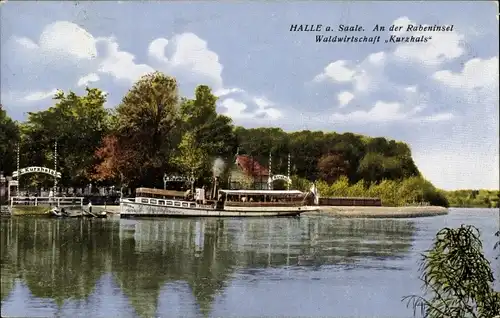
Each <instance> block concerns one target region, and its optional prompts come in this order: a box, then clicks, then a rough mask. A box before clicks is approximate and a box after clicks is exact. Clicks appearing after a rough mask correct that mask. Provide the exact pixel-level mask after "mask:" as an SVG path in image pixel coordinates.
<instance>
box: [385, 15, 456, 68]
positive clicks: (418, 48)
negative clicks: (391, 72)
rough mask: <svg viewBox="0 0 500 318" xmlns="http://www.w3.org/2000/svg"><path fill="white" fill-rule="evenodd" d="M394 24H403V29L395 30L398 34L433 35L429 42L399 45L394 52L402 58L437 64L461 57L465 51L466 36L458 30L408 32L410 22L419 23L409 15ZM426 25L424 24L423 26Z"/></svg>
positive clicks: (409, 60)
mask: <svg viewBox="0 0 500 318" xmlns="http://www.w3.org/2000/svg"><path fill="white" fill-rule="evenodd" d="M393 24H395V25H400V26H403V30H401V31H399V32H393V33H395V35H396V36H405V37H406V36H414V37H420V36H424V37H429V36H430V37H432V38H431V39H430V40H429V41H428V42H418V43H401V44H399V45H397V47H396V49H395V50H394V53H393V54H394V56H395V57H396V58H398V59H400V60H404V61H407V62H409V63H414V62H418V63H420V64H423V65H431V66H435V65H439V64H441V63H443V62H446V61H449V60H452V59H455V58H457V57H460V56H462V55H463V54H464V52H465V50H464V48H463V45H462V41H463V39H464V36H463V35H462V34H460V33H458V32H457V31H456V30H454V31H451V32H406V27H407V25H408V24H417V23H416V22H414V21H411V20H410V19H409V18H408V17H400V18H398V19H396V20H395V21H394V22H393ZM437 24H438V23H437ZM426 25H427V24H423V26H426Z"/></svg>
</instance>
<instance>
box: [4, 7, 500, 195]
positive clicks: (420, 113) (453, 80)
mask: <svg viewBox="0 0 500 318" xmlns="http://www.w3.org/2000/svg"><path fill="white" fill-rule="evenodd" d="M0 10H1V11H0V15H1V16H0V18H1V19H0V23H1V25H0V32H1V33H0V46H1V60H0V62H1V82H0V84H1V91H0V92H1V102H2V104H3V106H4V108H6V109H7V112H8V114H9V115H10V116H11V117H12V118H14V119H16V120H24V119H25V118H26V115H27V112H30V111H37V110H43V109H46V108H47V107H49V106H51V105H53V100H52V99H51V98H52V96H53V95H54V93H55V92H56V91H57V90H58V89H61V90H64V91H69V90H72V91H74V92H76V93H83V92H84V89H85V87H86V86H89V87H98V88H100V89H102V90H104V91H105V92H106V93H107V94H108V101H107V104H106V106H107V107H115V106H116V105H118V104H119V103H120V101H121V98H122V97H123V96H124V94H125V93H126V92H127V90H129V89H130V88H131V86H132V85H133V83H134V82H135V81H137V79H139V78H140V76H142V75H144V74H146V73H149V72H152V71H155V70H158V71H161V72H164V73H165V74H167V75H171V76H175V77H176V78H177V80H178V83H179V87H180V93H181V95H182V96H186V97H192V96H193V95H194V89H195V87H196V86H197V85H200V84H205V85H209V86H210V87H211V88H212V89H213V91H214V92H215V94H216V95H217V96H218V97H219V100H218V106H217V107H218V111H219V112H221V113H225V114H227V115H229V116H230V117H232V118H233V120H234V122H235V124H237V125H242V126H245V127H249V128H251V127H262V126H273V127H281V128H283V129H284V130H286V131H296V130H302V129H309V130H323V131H336V132H339V133H342V132H354V133H360V134H366V135H370V136H373V137H377V136H383V137H387V138H390V139H396V140H401V141H404V142H407V143H408V144H409V145H410V147H411V149H412V154H413V158H414V160H415V162H416V164H417V166H418V168H419V169H420V171H421V172H422V173H423V175H424V176H425V177H426V178H427V179H429V180H430V181H431V182H432V183H433V184H434V185H435V186H437V187H439V188H443V189H463V188H485V189H498V188H499V165H500V163H499V87H498V81H499V75H498V71H499V69H498V51H499V47H498V42H499V39H498V37H499V36H498V6H496V4H495V3H494V2H493V1H469V2H456V1H453V2H451V1H450V2H446V1H441V2H431V1H419V2H407V1H404V2H382V1H377V2H367V1H359V2H350V3H348V2H342V1H338V2H336V1H332V2H326V1H325V2H323V1H307V2H298V1H297V2H292V1H290V2H279V1H276V2H263V1H253V2H244V1H240V2H235V3H230V2H222V1H221V2H217V3H214V2H211V3H209V2H203V1H196V2H184V1H178V2H172V3H168V2H166V1H165V2H138V1H137V2H135V1H118V2H111V1H103V2H97V1H96V2H83V1H82V2H71V1H64V2H63V1H59V2H48V1H47V2H35V1H26V2H22V1H6V2H3V3H2V4H1V6H0ZM318 24H321V25H322V29H321V30H320V31H311V32H305V31H290V28H291V25H318ZM340 25H345V26H352V27H355V26H356V25H359V26H360V27H361V28H363V31H352V32H349V31H339V26H340ZM376 25H378V26H379V31H373V29H374V28H375V26H376ZM391 25H395V26H401V27H402V30H399V31H396V30H391V29H390V26H391ZM408 25H414V26H418V25H443V26H451V25H453V29H452V30H451V31H447V32H446V31H443V32H432V31H418V30H417V31H407V26H408ZM327 26H328V27H330V28H331V30H328V31H327V29H326V27H327ZM381 26H384V27H385V30H380V27H381ZM317 35H324V36H332V37H334V36H337V37H343V36H349V37H350V36H358V37H359V36H368V37H376V36H380V41H379V42H375V43H360V42H356V43H345V42H343V43H338V42H316V36H317ZM391 36H394V37H400V38H403V40H404V38H406V37H409V36H414V37H418V38H421V36H423V37H426V38H427V37H431V39H429V40H428V41H427V42H419V43H410V42H404V41H403V42H390V41H389V42H386V41H385V40H390V39H391ZM393 39H395V38H393Z"/></svg>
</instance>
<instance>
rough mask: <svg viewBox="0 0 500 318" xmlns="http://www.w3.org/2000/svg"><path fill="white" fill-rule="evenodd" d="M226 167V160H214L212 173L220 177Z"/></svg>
mask: <svg viewBox="0 0 500 318" xmlns="http://www.w3.org/2000/svg"><path fill="white" fill-rule="evenodd" d="M225 166H226V163H225V162H224V160H222V159H221V158H216V159H215V160H214V163H213V165H212V171H213V173H214V176H215V177H220V175H221V174H222V172H223V171H224V167H225Z"/></svg>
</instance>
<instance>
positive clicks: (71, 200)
mask: <svg viewBox="0 0 500 318" xmlns="http://www.w3.org/2000/svg"><path fill="white" fill-rule="evenodd" d="M83 199H84V198H83V197H21V196H18V197H11V198H10V205H11V207H12V206H16V205H28V206H30V205H31V206H83Z"/></svg>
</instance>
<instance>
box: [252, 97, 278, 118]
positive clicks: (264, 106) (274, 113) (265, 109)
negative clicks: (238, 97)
mask: <svg viewBox="0 0 500 318" xmlns="http://www.w3.org/2000/svg"><path fill="white" fill-rule="evenodd" d="M253 101H254V103H255V104H256V105H257V106H258V107H259V108H258V109H257V111H256V112H255V114H256V115H262V114H263V115H265V117H266V118H268V119H271V120H275V119H278V118H281V117H282V113H281V111H279V110H278V109H276V108H274V107H272V106H274V103H273V102H271V101H270V100H268V99H267V98H265V97H255V98H254V99H253Z"/></svg>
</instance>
